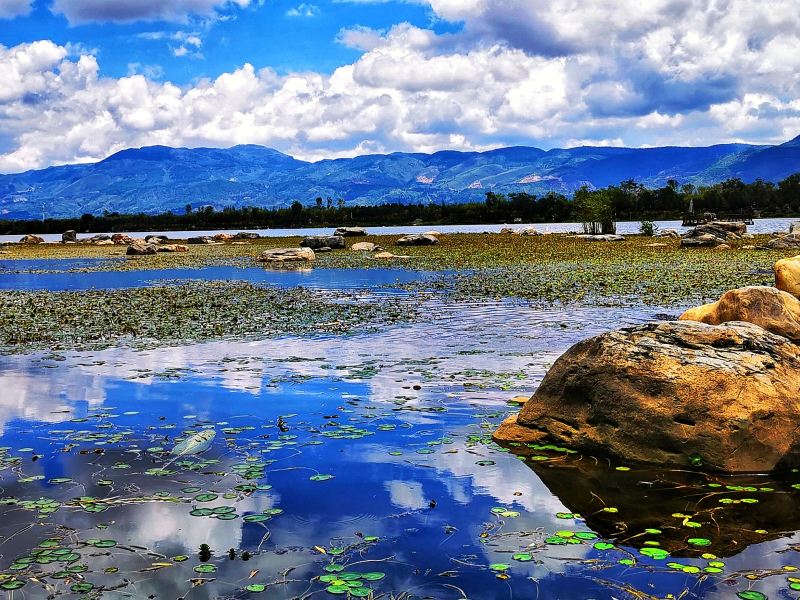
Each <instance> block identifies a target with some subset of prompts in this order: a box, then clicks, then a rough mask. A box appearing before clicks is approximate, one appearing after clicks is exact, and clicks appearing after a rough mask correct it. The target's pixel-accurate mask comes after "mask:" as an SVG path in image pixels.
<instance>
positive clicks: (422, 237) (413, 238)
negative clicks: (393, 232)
mask: <svg viewBox="0 0 800 600" xmlns="http://www.w3.org/2000/svg"><path fill="white" fill-rule="evenodd" d="M438 243H439V239H438V238H437V237H436V236H433V235H428V234H425V233H412V234H411V235H404V236H403V237H401V238H400V239H399V240H397V245H398V246H433V245H435V244H438Z"/></svg>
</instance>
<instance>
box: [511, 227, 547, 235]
mask: <svg viewBox="0 0 800 600" xmlns="http://www.w3.org/2000/svg"><path fill="white" fill-rule="evenodd" d="M514 233H516V234H518V235H542V234H541V233H539V232H538V231H536V228H535V227H524V228H523V229H520V230H519V231H515V232H514Z"/></svg>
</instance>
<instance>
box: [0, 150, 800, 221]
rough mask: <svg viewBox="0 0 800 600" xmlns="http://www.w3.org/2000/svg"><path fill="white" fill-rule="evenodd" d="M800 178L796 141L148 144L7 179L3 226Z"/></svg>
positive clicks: (0, 190)
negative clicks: (368, 151) (335, 147)
mask: <svg viewBox="0 0 800 600" xmlns="http://www.w3.org/2000/svg"><path fill="white" fill-rule="evenodd" d="M796 172H800V137H798V138H795V139H794V140H792V141H790V142H787V143H785V144H781V145H776V146H755V145H749V144H720V145H715V146H708V147H703V148H696V147H663V148H616V147H579V148H569V149H553V150H547V151H545V150H541V149H539V148H531V147H522V146H519V147H511V148H500V149H498V150H490V151H488V152H456V151H442V152H436V153H434V154H421V153H402V152H396V153H393V154H375V155H364V156H357V157H354V158H341V159H332V160H322V161H319V162H313V163H312V162H306V161H302V160H297V159H295V158H293V157H291V156H289V155H287V154H283V153H281V152H278V151H277V150H273V149H271V148H265V147H263V146H254V145H243V146H234V147H232V148H227V149H218V148H191V149H188V148H170V147H166V146H150V147H145V148H132V149H128V150H123V151H121V152H117V153H116V154H113V155H111V156H109V157H108V158H106V159H104V160H101V161H100V162H97V163H92V164H77V165H65V166H57V167H50V168H47V169H42V170H35V171H27V172H25V173H18V174H9V175H0V218H5V219H41V218H44V217H74V216H79V215H81V214H84V213H91V214H101V213H103V212H104V211H108V212H120V213H138V212H144V213H160V212H164V211H167V210H171V211H174V212H183V211H184V210H185V207H186V205H187V204H191V205H192V207H195V208H196V207H201V206H208V205H211V206H213V207H214V208H215V209H222V208H224V207H226V206H236V207H241V206H261V207H267V208H271V207H281V206H288V205H290V204H291V203H292V202H293V201H295V200H297V201H300V202H302V203H303V204H313V202H314V200H315V198H317V197H322V198H328V197H331V198H334V199H339V198H342V199H344V200H345V201H346V203H348V204H382V203H391V202H397V203H406V204H407V203H418V202H423V203H429V202H437V203H442V202H445V203H456V202H467V201H474V200H480V199H482V198H483V197H484V194H485V193H486V192H487V191H494V192H497V193H509V192H515V191H525V192H530V193H535V194H544V193H547V192H549V191H555V192H560V193H564V194H567V195H569V194H571V193H572V192H574V191H575V190H576V189H578V188H579V187H581V186H583V185H588V186H590V187H605V186H608V185H614V184H618V183H620V182H621V181H624V180H628V179H634V180H636V181H638V182H639V183H642V184H644V185H646V186H651V187H657V186H663V185H664V184H665V183H666V182H667V181H668V180H670V179H675V180H677V181H678V182H679V183H681V184H684V183H692V184H695V185H709V184H713V183H717V182H720V181H723V180H725V179H729V178H732V177H738V178H740V179H742V180H744V181H746V182H750V181H754V180H756V179H758V178H762V179H764V180H768V181H773V182H778V181H780V180H781V179H784V178H785V177H787V176H789V175H791V174H793V173H796Z"/></svg>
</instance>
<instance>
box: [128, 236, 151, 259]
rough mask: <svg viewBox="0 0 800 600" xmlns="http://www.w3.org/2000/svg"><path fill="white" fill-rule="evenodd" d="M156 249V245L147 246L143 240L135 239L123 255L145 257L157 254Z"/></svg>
mask: <svg viewBox="0 0 800 600" xmlns="http://www.w3.org/2000/svg"><path fill="white" fill-rule="evenodd" d="M158 248H159V247H158V246H157V245H156V244H149V243H147V242H146V241H145V240H138V239H135V240H133V242H131V245H130V246H128V249H127V250H126V251H125V254H127V255H128V256H147V255H149V254H155V253H156V252H158Z"/></svg>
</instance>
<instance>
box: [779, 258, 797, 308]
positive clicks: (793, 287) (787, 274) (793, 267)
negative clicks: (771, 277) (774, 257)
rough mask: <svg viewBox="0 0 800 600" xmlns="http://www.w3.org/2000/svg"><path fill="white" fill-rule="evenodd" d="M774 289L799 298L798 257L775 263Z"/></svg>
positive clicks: (783, 259)
mask: <svg viewBox="0 0 800 600" xmlns="http://www.w3.org/2000/svg"><path fill="white" fill-rule="evenodd" d="M775 287H776V288H778V289H779V290H783V291H784V292H789V293H790V294H791V295H792V296H795V297H797V298H800V256H793V257H791V258H782V259H781V260H779V261H778V262H776V263H775Z"/></svg>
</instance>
